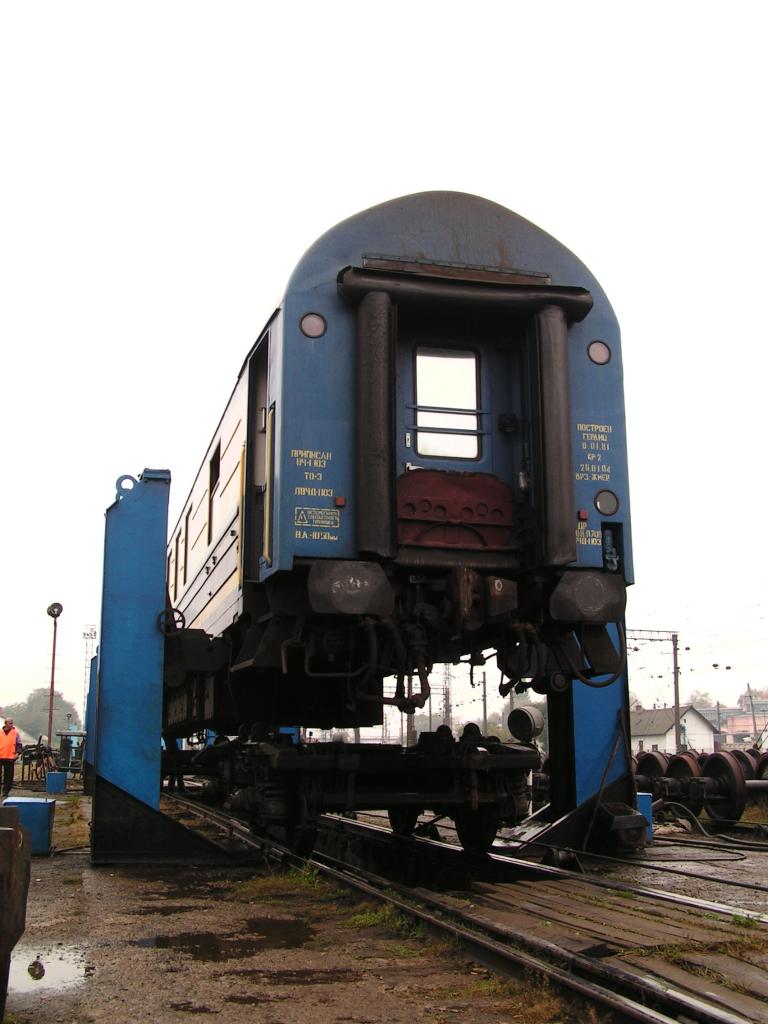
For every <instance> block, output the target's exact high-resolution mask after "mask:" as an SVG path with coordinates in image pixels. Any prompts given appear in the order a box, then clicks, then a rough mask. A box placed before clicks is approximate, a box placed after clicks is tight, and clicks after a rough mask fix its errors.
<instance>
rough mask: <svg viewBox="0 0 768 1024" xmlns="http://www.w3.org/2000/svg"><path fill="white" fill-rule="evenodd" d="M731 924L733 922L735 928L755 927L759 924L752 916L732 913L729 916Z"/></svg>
mask: <svg viewBox="0 0 768 1024" xmlns="http://www.w3.org/2000/svg"><path fill="white" fill-rule="evenodd" d="M731 924H735V925H736V927H737V928H757V927H758V926H759V924H760V922H759V921H756V920H755V918H754V917H745V916H744V915H743V914H734V915H733V917H732V918H731Z"/></svg>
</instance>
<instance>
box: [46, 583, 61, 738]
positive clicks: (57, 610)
mask: <svg viewBox="0 0 768 1024" xmlns="http://www.w3.org/2000/svg"><path fill="white" fill-rule="evenodd" d="M63 611H64V609H63V608H62V606H61V605H60V604H58V602H54V603H53V604H49V605H48V614H49V615H50V616H51V618H52V619H53V650H52V652H51V696H50V700H49V701H48V746H49V747H53V687H54V683H55V681H56V629H57V627H58V619H59V616H60V615H61V613H62V612H63Z"/></svg>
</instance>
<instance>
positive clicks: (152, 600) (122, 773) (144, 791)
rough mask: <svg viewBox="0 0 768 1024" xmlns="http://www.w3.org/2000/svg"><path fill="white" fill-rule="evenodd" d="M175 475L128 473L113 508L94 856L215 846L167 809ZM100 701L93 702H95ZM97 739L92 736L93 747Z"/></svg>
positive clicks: (100, 676) (95, 710) (207, 850)
mask: <svg viewBox="0 0 768 1024" xmlns="http://www.w3.org/2000/svg"><path fill="white" fill-rule="evenodd" d="M170 483H171V474H170V473H169V472H168V470H165V469H160V470H157V469H145V470H144V472H143V473H142V474H141V475H140V477H139V478H138V480H136V479H134V478H133V477H131V476H122V477H120V478H119V480H118V481H117V497H116V500H115V502H114V504H113V505H111V506H110V507H109V508H108V509H107V512H106V526H105V537H104V582H103V591H102V609H101V644H100V647H99V660H98V673H97V678H96V694H95V699H94V700H93V703H92V702H91V700H90V697H89V713H91V711H92V718H93V731H94V733H95V736H94V742H93V744H92V745H91V746H90V758H89V760H91V762H92V765H93V821H92V829H91V858H92V860H93V861H94V862H95V863H104V862H107V861H115V860H126V859H141V858H148V857H151V858H156V857H168V856H172V857H178V856H184V855H190V854H192V855H195V854H204V855H206V856H207V857H208V858H209V857H210V855H211V849H212V848H211V846H209V845H208V844H207V843H206V842H205V841H204V840H202V839H198V838H197V837H196V836H194V835H193V834H192V833H190V832H188V831H187V830H186V829H184V828H183V827H182V826H181V825H179V824H178V823H177V822H175V821H173V820H172V819H170V818H168V817H166V816H164V815H163V814H161V813H160V782H161V779H160V757H161V747H160V739H161V731H162V714H163V655H164V637H163V634H162V632H161V631H160V628H159V626H158V616H159V615H160V613H161V612H162V611H163V609H164V608H165V606H166V581H165V549H166V537H167V531H168V494H169V490H170ZM91 705H92V707H91ZM90 741H91V737H90V736H89V744H90Z"/></svg>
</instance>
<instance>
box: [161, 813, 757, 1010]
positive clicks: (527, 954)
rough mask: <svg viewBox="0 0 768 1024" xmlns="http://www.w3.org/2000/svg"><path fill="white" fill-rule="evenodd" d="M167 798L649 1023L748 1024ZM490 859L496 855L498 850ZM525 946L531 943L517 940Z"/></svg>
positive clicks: (257, 845) (281, 858)
mask: <svg viewBox="0 0 768 1024" xmlns="http://www.w3.org/2000/svg"><path fill="white" fill-rule="evenodd" d="M170 799H172V800H173V801H174V802H175V803H178V804H180V805H182V806H184V807H186V808H188V809H189V810H191V811H194V812H196V813H197V814H198V815H199V816H200V817H202V818H204V819H205V818H207V819H209V820H211V821H213V822H214V823H216V824H218V825H219V826H221V827H222V828H223V829H225V830H226V831H227V832H229V833H230V834H236V835H237V836H238V837H239V838H241V839H242V840H243V841H244V842H245V843H246V844H248V845H250V846H252V847H253V848H254V849H257V850H259V851H260V852H261V853H262V854H263V855H264V856H265V858H267V859H274V860H276V861H278V862H280V863H284V864H292V865H295V866H301V865H305V864H309V865H310V866H312V867H313V868H315V869H316V870H317V871H319V872H321V873H322V874H324V875H326V876H328V877H330V878H333V879H334V880H336V881H337V882H339V883H340V884H343V885H347V886H352V887H353V888H355V889H357V890H358V891H360V892H362V893H364V894H365V895H367V896H370V897H372V898H374V899H376V900H378V901H384V902H386V903H388V904H390V905H392V906H394V907H395V908H396V909H398V910H400V911H401V912H402V913H404V914H408V915H409V916H411V917H414V918H416V919H417V920H420V921H422V922H423V923H424V924H426V925H428V926H429V927H432V928H435V929H437V930H439V931H442V932H448V933H449V934H450V935H452V936H453V937H454V938H456V939H458V940H459V941H461V942H462V943H463V944H465V945H467V946H470V947H475V948H477V949H479V950H481V951H483V952H485V953H488V954H491V955H493V956H494V957H496V958H498V959H499V960H500V961H501V962H502V963H508V964H510V965H512V964H513V965H515V967H516V968H521V969H525V970H532V971H536V972H538V973H539V974H542V975H544V976H545V977H547V978H548V979H549V980H551V981H553V982H554V983H556V984H558V985H562V986H564V987H565V988H567V989H570V990H572V991H575V992H577V993H579V994H580V995H581V996H583V997H584V998H586V999H588V1000H592V1001H594V1002H597V1003H600V1004H601V1005H603V1006H606V1007H608V1008H610V1009H612V1010H615V1011H617V1012H619V1013H622V1014H624V1015H625V1016H626V1017H628V1018H630V1019H632V1020H636V1021H640V1022H644V1024H679V1020H680V1015H681V1013H682V1014H684V1015H687V1014H693V1015H694V1017H693V1019H695V1020H696V1021H698V1022H700V1024H751V1022H750V1021H749V1019H748V1018H746V1017H743V1016H741V1015H740V1014H736V1013H733V1012H731V1011H728V1010H722V1009H720V1008H718V1007H716V1006H713V1005H712V1004H710V1003H705V1002H703V1001H701V1000H700V999H697V998H695V997H694V996H690V995H688V994H687V993H685V992H681V991H679V990H677V989H673V988H671V987H670V986H668V985H666V984H664V983H663V982H661V981H657V980H656V979H654V978H651V977H647V976H642V975H638V974H636V973H634V972H632V971H628V970H625V969H622V968H620V967H616V966H614V965H608V964H604V963H602V962H600V961H596V960H593V959H592V958H590V957H586V956H584V955H583V954H579V953H573V952H571V951H569V950H566V949H563V948H562V947H560V946H557V945H556V944H555V943H551V942H548V941H547V940H545V939H540V938H536V937H534V936H530V935H522V934H520V933H518V932H515V931H513V930H512V929H506V928H504V927H503V926H501V925H498V924H495V923H493V922H490V921H485V920H483V919H482V917H480V916H479V915H475V914H470V913H467V912H466V911H462V910H459V909H455V908H450V907H447V906H446V905H445V904H444V903H443V902H442V901H440V900H439V898H437V897H433V896H431V895H430V894H428V893H426V892H424V891H423V890H419V891H418V893H414V891H413V890H410V889H408V888H407V887H405V886H401V885H399V884H398V883H394V882H392V881H390V880H389V879H386V878H382V877H380V876H377V875H374V874H372V873H370V872H367V871H365V870H364V869H362V868H357V867H352V866H350V865H346V864H344V863H342V862H340V861H337V860H336V859H335V858H333V857H331V856H329V855H327V854H320V855H315V856H314V857H311V858H303V857H299V856H298V855H296V854H294V853H293V852H292V851H290V850H289V849H287V848H286V847H283V846H281V845H280V844H279V843H276V842H274V841H272V840H271V839H267V838H264V837H260V836H257V835H254V833H252V832H251V831H250V830H249V829H248V828H247V827H246V826H245V825H244V824H243V823H242V822H241V821H240V820H238V819H233V818H231V817H229V816H228V815H226V814H224V813H222V812H220V811H216V810H214V809H213V808H209V807H206V806H200V805H199V804H198V803H197V802H195V801H191V800H188V799H185V798H183V797H178V796H175V795H174V796H172V797H170ZM340 820H341V821H342V822H343V819H338V818H336V819H334V822H335V827H336V828H338V827H339V825H338V822H339V821H340ZM344 824H345V825H346V824H349V825H351V826H354V828H355V830H356V831H360V830H363V831H365V830H367V829H369V828H370V831H371V832H376V833H381V832H383V831H384V830H383V829H380V828H379V827H377V826H365V825H360V824H359V823H358V822H349V823H344ZM400 838H402V837H400ZM415 842H419V843H421V842H426V843H429V844H430V845H431V846H436V847H441V846H442V847H447V848H449V849H451V850H455V849H456V848H455V847H450V846H449V844H441V843H435V842H434V841H430V840H415ZM492 859H497V858H496V857H493V858H492ZM499 859H500V860H503V861H504V862H506V863H509V862H510V858H499ZM516 863H518V864H519V865H520V866H521V867H524V868H525V869H526V870H530V869H532V868H533V869H534V870H536V869H538V868H540V867H542V868H543V870H542V871H541V873H542V874H545V875H549V876H550V877H551V876H555V877H560V878H574V879H578V880H580V881H582V882H584V881H592V878H591V877H590V876H584V875H581V874H578V873H576V872H568V871H565V870H564V869H561V868H549V867H546V868H544V867H543V866H539V865H535V864H534V865H532V864H531V863H530V862H528V861H518V862H516ZM594 881H595V882H596V883H597V884H600V883H602V882H603V881H604V880H602V879H594ZM606 887H608V888H618V889H631V890H633V891H638V892H640V893H643V894H647V895H649V896H654V897H662V898H663V897H669V895H670V894H668V893H660V892H657V891H655V890H643V889H639V888H638V889H636V890H634V889H633V887H631V886H628V885H625V884H624V883H607V885H606ZM673 902H674V901H673ZM694 905H696V906H702V905H703V906H706V907H709V906H712V907H713V908H714V907H717V908H718V909H719V910H720V911H721V912H723V913H726V912H730V913H733V908H725V907H723V906H722V905H717V904H711V905H710V904H707V903H706V902H705V901H695V904H694ZM427 908H431V909H427ZM510 943H517V944H518V946H514V945H510ZM520 946H524V947H526V948H524V949H522V948H519V947H520ZM553 961H558V962H559V964H562V965H564V966H559V965H558V963H555V962H553ZM575 972H578V973H575ZM595 979H597V980H595ZM609 985H615V986H617V987H618V988H620V989H622V990H624V991H619V992H617V991H615V989H613V988H611V987H608V986H609ZM626 992H638V993H639V994H640V999H639V1000H635V999H633V998H631V996H630V995H627V994H626ZM648 1001H651V1002H655V1003H657V1004H659V1005H664V1006H665V1008H667V1009H669V1010H670V1012H671V1013H672V1014H673V1016H669V1015H667V1014H665V1013H664V1012H662V1011H661V1010H657V1009H654V1008H653V1007H651V1006H648V1005H647V1002H648Z"/></svg>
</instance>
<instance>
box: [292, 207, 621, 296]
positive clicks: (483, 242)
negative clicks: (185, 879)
mask: <svg viewBox="0 0 768 1024" xmlns="http://www.w3.org/2000/svg"><path fill="white" fill-rule="evenodd" d="M366 258H367V259H379V260H393V261H401V262H411V263H425V264H432V265H435V264H437V265H440V264H443V265H445V266H447V267H450V266H458V267H470V268H476V269H478V270H482V269H485V268H487V269H491V270H495V271H497V272H498V271H500V270H501V271H506V272H508V273H510V274H514V273H515V272H516V271H517V272H521V271H522V272H524V273H526V274H535V275H541V276H542V280H547V283H550V284H553V285H566V286H571V285H577V286H580V287H583V288H587V289H589V291H590V292H592V295H593V298H594V299H595V301H596V303H600V304H602V303H603V302H605V301H606V300H605V295H604V293H603V291H602V289H601V288H600V285H599V284H598V282H597V280H596V279H595V277H594V276H593V275H592V274H591V273H590V271H589V270H588V269H587V267H586V266H585V265H584V264H583V263H582V262H581V260H579V259H578V258H577V257H576V256H575V255H574V254H573V253H572V252H571V251H570V250H569V249H567V248H566V247H565V246H564V245H562V244H561V243H560V242H558V241H557V239H555V238H553V237H552V236H551V235H549V234H547V232H546V231H543V230H542V229H541V228H539V227H537V226H536V225H535V224H532V223H531V222H530V221H528V220H526V219H525V218H524V217H521V216H520V215H519V214H517V213H514V212H513V211H512V210H508V209H507V208H506V207H504V206H500V205H499V204H498V203H494V202H492V201H491V200H489V199H483V198H481V197H480V196H473V195H469V194H468V193H465V192H418V193H415V194H414V195H409V196H402V197H401V198H399V199H391V200H389V201H388V202H385V203H380V204H379V205H378V206H372V207H371V208H370V209H368V210H363V211H361V212H360V213H357V214H355V215H354V216H352V217H349V218H348V219H347V220H344V221H341V223H339V224H337V225H336V226H335V227H333V228H331V229H330V230H329V231H326V232H325V234H324V235H321V236H320V238H318V240H317V241H316V242H315V243H314V244H313V245H311V246H310V248H309V249H308V250H307V251H306V253H305V254H304V256H303V257H302V258H301V260H300V261H299V263H298V265H297V266H296V269H295V270H294V272H293V274H292V275H291V278H290V281H289V282H288V287H287V294H290V293H291V292H306V291H308V290H310V291H311V290H312V289H313V288H316V287H318V286H320V285H322V284H327V283H328V280H329V278H332V279H335V276H336V274H338V273H339V271H340V270H341V269H343V268H344V267H347V266H360V265H361V263H362V261H363V260H365V259H366ZM393 269H394V268H393ZM404 269H405V268H404Z"/></svg>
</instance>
